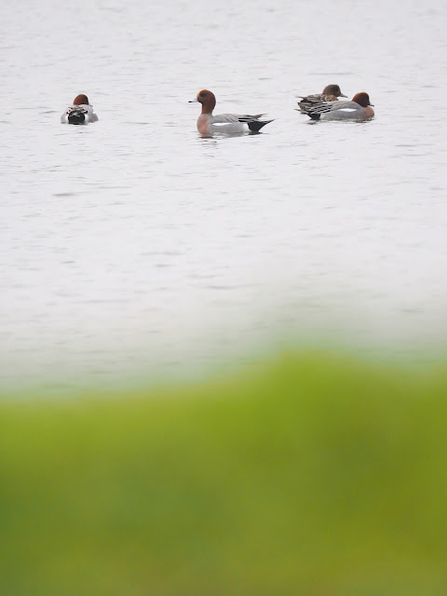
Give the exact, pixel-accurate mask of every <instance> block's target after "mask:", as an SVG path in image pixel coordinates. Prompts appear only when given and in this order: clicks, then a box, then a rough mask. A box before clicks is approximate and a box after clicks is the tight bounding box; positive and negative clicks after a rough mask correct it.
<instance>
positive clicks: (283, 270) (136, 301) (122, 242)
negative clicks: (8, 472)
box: [0, 0, 447, 387]
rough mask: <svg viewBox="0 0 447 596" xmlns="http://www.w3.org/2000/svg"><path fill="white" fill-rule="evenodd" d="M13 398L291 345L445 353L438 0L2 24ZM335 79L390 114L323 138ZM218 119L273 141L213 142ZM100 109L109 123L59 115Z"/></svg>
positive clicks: (15, 16)
mask: <svg viewBox="0 0 447 596" xmlns="http://www.w3.org/2000/svg"><path fill="white" fill-rule="evenodd" d="M0 19H1V22H2V24H3V29H4V33H3V35H2V37H1V40H0V68H1V72H2V85H1V86H0V104H1V106H2V114H1V116H0V120H1V127H2V134H1V136H0V147H1V151H2V160H1V164H0V168H1V171H2V176H1V189H2V192H1V204H2V217H1V230H0V232H1V249H2V257H3V258H2V259H1V263H0V280H1V282H0V283H1V293H2V301H1V309H0V324H1V326H0V333H1V348H0V350H1V353H0V358H1V363H2V365H1V371H0V372H1V380H0V383H1V385H2V386H3V387H6V386H8V387H9V386H14V387H21V386H33V387H46V386H48V385H49V384H51V383H53V384H54V383H59V384H65V385H70V384H73V383H77V384H81V385H87V386H90V385H111V384H113V383H115V382H116V381H117V380H120V381H123V380H124V379H134V380H135V379H137V378H138V377H139V376H140V377H141V376H142V375H143V376H144V375H146V376H151V375H153V374H162V375H163V374H167V375H168V376H172V375H176V376H178V375H180V376H182V375H184V374H190V373H191V371H196V370H199V371H200V370H206V369H207V368H208V367H215V366H217V365H218V363H219V362H221V361H222V359H225V358H228V357H229V355H235V354H236V355H243V354H250V353H255V352H256V351H257V350H261V349H262V346H263V345H272V344H271V342H272V338H281V339H282V340H284V338H286V339H287V338H291V337H293V338H299V339H300V340H301V341H303V342H304V343H305V344H307V345H317V344H318V345H319V344H321V343H325V342H329V343H334V344H337V345H344V344H349V345H351V346H354V347H355V348H356V349H359V350H373V351H374V350H376V351H378V352H380V351H381V350H383V349H384V348H386V349H387V350H388V351H389V350H391V351H395V352H396V353H398V352H408V353H413V352H414V353H416V352H417V353H419V351H420V350H421V349H422V350H429V351H430V350H432V349H433V350H439V349H444V348H445V346H446V330H447V307H446V304H447V301H446V298H447V279H446V274H445V272H446V270H447V269H446V264H447V239H446V232H445V230H446V225H447V208H446V184H445V174H444V171H445V163H446V153H447V151H446V150H447V147H446V135H445V125H444V122H443V115H442V101H443V98H444V97H446V95H447V77H446V74H447V72H446V70H447V69H446V60H445V56H446V55H447V41H446V38H445V30H446V28H447V17H446V10H445V6H444V4H443V3H442V2H441V0H429V1H428V2H427V3H425V4H424V5H423V6H422V5H421V3H419V2H416V0H408V1H406V2H405V3H404V4H400V5H399V7H397V6H391V5H390V4H389V3H388V2H384V1H380V0H379V1H377V0H376V1H375V2H372V1H370V0H367V1H366V2H363V3H357V2H354V1H349V0H337V1H335V0H317V1H316V2H313V3H312V4H311V5H309V4H303V5H301V4H300V3H297V2H296V1H289V0H284V1H281V2H279V3H274V4H272V3H269V2H266V1H264V0H260V1H259V0H258V1H257V2H254V1H247V2H244V3H240V2H236V1H229V2H222V3H220V4H214V3H205V2H201V1H199V2H194V3H192V2H191V3H189V2H180V1H174V0H171V1H169V2H168V3H162V4H160V5H158V6H152V5H151V4H150V3H147V2H143V0H141V1H140V0H134V1H131V2H124V1H122V0H107V1H96V2H92V3H90V4H89V5H88V7H87V5H86V6H82V5H79V4H78V3H71V4H70V3H69V4H67V3H60V2H56V1H55V0H54V1H50V0H45V1H42V2H40V3H38V4H37V5H36V3H34V2H31V1H27V0H21V1H19V2H18V3H16V4H15V5H14V10H12V9H11V7H9V6H6V5H5V4H3V5H2V6H1V7H0ZM333 82H335V83H338V84H339V85H340V86H341V88H342V91H343V92H344V93H346V94H348V95H353V94H354V93H356V92H358V91H363V90H365V91H367V92H369V94H370V97H371V100H372V102H373V103H374V104H375V110H376V118H375V119H374V120H373V121H371V122H367V123H360V124H357V123H316V124H313V123H310V122H309V121H308V120H307V118H306V117H304V116H302V115H300V114H299V113H298V112H296V111H295V107H296V99H295V98H296V96H297V95H299V94H303V93H309V92H319V91H321V90H322V89H323V87H324V86H325V85H326V84H328V83H333ZM203 87H207V88H209V89H211V90H212V91H214V93H215V94H216V96H217V102H218V104H217V112H219V111H223V112H228V111H239V112H243V113H246V112H255V113H257V112H267V113H268V116H269V117H272V118H275V121H274V122H273V123H271V124H269V125H268V126H267V127H265V128H264V129H263V132H262V134H259V135H251V136H238V137H233V138H223V137H220V138H213V139H206V140H205V139H201V138H200V137H199V136H198V134H197V131H196V129H195V121H196V118H197V116H198V106H197V105H194V104H192V105H191V104H188V100H189V99H192V98H193V97H194V96H195V95H196V93H197V91H198V90H199V89H201V88H203ZM78 93H87V94H88V96H89V97H90V101H91V102H92V103H93V105H94V106H95V110H96V112H97V113H98V115H99V118H100V120H99V122H98V123H96V124H93V125H90V126H86V127H74V126H66V125H65V126H64V125H61V124H59V117H60V114H61V113H62V111H63V110H64V108H65V107H66V106H67V105H68V104H69V103H71V101H72V99H73V98H74V97H75V95H77V94H78Z"/></svg>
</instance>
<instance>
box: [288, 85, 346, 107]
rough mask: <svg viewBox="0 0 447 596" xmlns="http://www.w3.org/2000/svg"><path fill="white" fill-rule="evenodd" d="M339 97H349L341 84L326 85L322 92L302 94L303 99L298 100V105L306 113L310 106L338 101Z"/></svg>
mask: <svg viewBox="0 0 447 596" xmlns="http://www.w3.org/2000/svg"><path fill="white" fill-rule="evenodd" d="M339 97H347V96H346V95H344V94H343V93H342V92H341V89H340V87H339V85H326V87H325V88H324V89H323V92H322V93H314V94H313V95H306V96H305V97H303V96H300V99H301V101H299V102H298V107H299V110H300V112H302V113H303V114H305V113H306V110H307V109H309V108H310V107H312V106H314V105H317V104H320V103H327V102H331V101H338V98H339Z"/></svg>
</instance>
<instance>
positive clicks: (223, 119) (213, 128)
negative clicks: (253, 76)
mask: <svg viewBox="0 0 447 596" xmlns="http://www.w3.org/2000/svg"><path fill="white" fill-rule="evenodd" d="M195 102H199V103H201V104H202V113H201V114H200V116H199V118H198V119H197V130H198V131H199V133H200V134H201V135H202V136H210V135H211V134H213V133H215V132H218V133H224V134H235V133H243V132H252V133H256V132H259V131H260V130H261V128H262V127H263V126H265V125H266V124H269V123H270V122H273V120H259V118H261V116H263V115H264V114H256V115H250V114H245V115H241V114H217V115H216V116H215V115H214V114H213V110H214V108H215V107H216V96H215V95H214V93H213V92H212V91H209V90H208V89H202V90H201V91H199V92H198V93H197V97H196V99H192V100H190V102H189V103H195Z"/></svg>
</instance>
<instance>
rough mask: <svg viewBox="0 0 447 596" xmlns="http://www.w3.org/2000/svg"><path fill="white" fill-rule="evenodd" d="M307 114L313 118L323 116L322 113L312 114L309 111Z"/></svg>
mask: <svg viewBox="0 0 447 596" xmlns="http://www.w3.org/2000/svg"><path fill="white" fill-rule="evenodd" d="M307 115H308V116H310V118H311V119H312V120H319V119H320V116H321V114H312V113H308V114H307Z"/></svg>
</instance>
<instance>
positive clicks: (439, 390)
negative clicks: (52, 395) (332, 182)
mask: <svg viewBox="0 0 447 596" xmlns="http://www.w3.org/2000/svg"><path fill="white" fill-rule="evenodd" d="M446 398H447V373H446V372H444V370H443V369H442V368H441V367H438V368H437V369H433V370H431V371H425V372H424V371H415V370H409V369H408V368H404V367H391V366H385V365H382V366H379V365H372V364H368V363H362V362H359V361H356V360H355V359H353V358H348V357H338V356H336V355H331V354H324V353H317V352H315V353H294V354H286V355H282V356H281V357H278V358H276V359H271V360H270V362H266V363H263V364H259V365H258V366H257V367H254V369H253V370H252V371H250V372H245V373H240V374H235V375H233V376H232V377H231V378H228V379H227V380H224V381H222V380H219V381H209V382H206V383H197V384H189V385H186V386H184V387H180V386H172V387H169V386H167V387H162V388H159V389H151V390H148V391H147V392H144V391H136V390H132V391H131V392H129V393H122V394H116V395H113V396H105V395H101V394H92V395H87V396H84V397H82V398H78V399H74V400H58V401H55V400H53V401H45V400H41V399H39V400H35V399H34V400H33V399H32V396H30V399H25V400H24V399H22V400H20V401H18V400H3V401H0V516H1V522H0V532H1V534H0V536H1V540H0V594H2V595H5V596H31V595H33V596H41V595H42V596H56V595H57V596H61V595H63V596H75V595H76V596H79V595H82V596H103V595H104V596H115V595H116V596H118V595H119V596H123V595H126V596H143V595H144V596H164V595H169V596H170V595H176V596H177V595H179V594H181V595H182V596H211V595H212V596H224V595H225V596H228V595H230V594H231V595H241V596H255V595H256V596H264V595H265V596H267V595H268V596H271V595H272V594H275V595H276V596H286V595H287V596H288V595H299V596H300V595H303V596H304V595H305V596H341V595H343V596H351V595H352V596H354V595H355V596H359V595H361V596H379V595H382V596H388V595H389V596H399V595H405V596H413V595H414V596H416V595H418V596H419V595H422V594H423V595H427V596H437V595H443V596H444V595H445V594H446V593H447V566H446V563H445V561H446V560H447V541H446V527H447V513H446V496H447V465H446V456H447V433H446V431H447V419H446V415H447V405H446Z"/></svg>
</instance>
